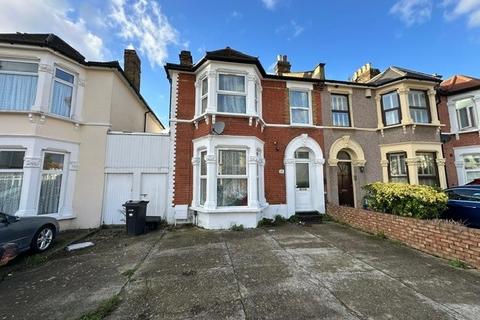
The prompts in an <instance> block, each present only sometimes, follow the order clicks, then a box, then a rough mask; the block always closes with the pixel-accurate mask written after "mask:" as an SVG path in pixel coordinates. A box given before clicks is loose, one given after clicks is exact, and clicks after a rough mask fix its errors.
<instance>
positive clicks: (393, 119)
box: [382, 91, 401, 126]
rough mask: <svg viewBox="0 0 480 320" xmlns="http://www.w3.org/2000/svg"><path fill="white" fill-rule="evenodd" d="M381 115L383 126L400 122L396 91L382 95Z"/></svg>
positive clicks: (398, 101)
mask: <svg viewBox="0 0 480 320" xmlns="http://www.w3.org/2000/svg"><path fill="white" fill-rule="evenodd" d="M382 117H383V124H384V125H385V126H391V125H395V124H399V123H400V120H401V111H400V100H399V98H398V93H397V92H396V91H394V92H390V93H387V94H384V95H382Z"/></svg>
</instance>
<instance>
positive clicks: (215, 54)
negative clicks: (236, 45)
mask: <svg viewBox="0 0 480 320" xmlns="http://www.w3.org/2000/svg"><path fill="white" fill-rule="evenodd" d="M206 57H207V58H208V59H210V60H214V59H215V58H217V59H234V60H243V61H245V62H252V63H255V62H257V61H258V58H257V57H254V56H249V55H248V54H245V53H243V52H240V51H237V50H235V49H232V48H230V47H226V48H225V49H220V50H215V51H207V54H206Z"/></svg>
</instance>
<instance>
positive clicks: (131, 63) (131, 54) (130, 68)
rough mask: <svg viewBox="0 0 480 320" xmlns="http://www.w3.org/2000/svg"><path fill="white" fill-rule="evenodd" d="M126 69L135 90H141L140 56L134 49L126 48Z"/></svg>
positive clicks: (124, 56)
mask: <svg viewBox="0 0 480 320" xmlns="http://www.w3.org/2000/svg"><path fill="white" fill-rule="evenodd" d="M123 63H124V71H125V75H126V76H127V79H128V80H129V81H130V83H131V84H132V85H133V87H134V88H135V90H137V91H139V92H140V73H141V69H140V68H141V67H140V58H139V57H138V55H137V52H136V51H135V50H134V49H125V51H124V54H123Z"/></svg>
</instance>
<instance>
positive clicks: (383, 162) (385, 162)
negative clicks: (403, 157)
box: [380, 160, 388, 168]
mask: <svg viewBox="0 0 480 320" xmlns="http://www.w3.org/2000/svg"><path fill="white" fill-rule="evenodd" d="M380 165H381V166H382V167H384V168H386V167H388V160H381V161H380Z"/></svg>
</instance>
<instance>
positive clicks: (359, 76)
mask: <svg viewBox="0 0 480 320" xmlns="http://www.w3.org/2000/svg"><path fill="white" fill-rule="evenodd" d="M378 74H380V70H379V69H376V68H373V67H372V64H371V63H366V64H364V65H363V66H362V67H360V68H359V69H358V70H357V71H355V73H354V74H353V76H352V81H353V82H358V83H365V82H368V81H369V80H371V79H372V78H373V77H375V76H376V75H378Z"/></svg>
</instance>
